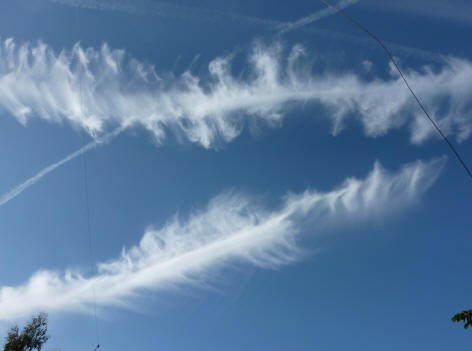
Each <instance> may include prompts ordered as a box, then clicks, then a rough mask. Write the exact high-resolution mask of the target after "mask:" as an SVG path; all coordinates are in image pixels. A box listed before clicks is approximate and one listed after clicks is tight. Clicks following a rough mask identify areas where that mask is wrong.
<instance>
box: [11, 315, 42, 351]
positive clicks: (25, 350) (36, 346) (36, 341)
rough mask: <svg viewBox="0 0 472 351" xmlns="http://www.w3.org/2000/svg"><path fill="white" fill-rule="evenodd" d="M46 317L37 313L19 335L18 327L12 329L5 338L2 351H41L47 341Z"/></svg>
mask: <svg viewBox="0 0 472 351" xmlns="http://www.w3.org/2000/svg"><path fill="white" fill-rule="evenodd" d="M47 331H48V316H47V314H46V313H39V314H38V315H37V316H36V317H33V319H32V320H31V322H29V323H28V324H27V325H26V326H25V327H24V328H23V331H22V332H21V334H20V331H19V329H18V326H14V327H12V328H11V329H10V330H9V331H8V334H7V336H6V338H5V339H6V342H5V346H4V348H3V350H4V351H32V350H38V351H41V348H42V347H43V344H44V343H46V341H48V340H49V335H47Z"/></svg>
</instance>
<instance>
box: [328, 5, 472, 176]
mask: <svg viewBox="0 0 472 351" xmlns="http://www.w3.org/2000/svg"><path fill="white" fill-rule="evenodd" d="M320 1H321V2H323V3H324V4H325V5H326V6H328V7H330V8H332V9H333V10H334V11H335V12H336V13H337V14H339V15H341V16H343V17H344V18H345V19H347V20H348V21H349V22H351V23H353V24H354V25H356V26H357V27H358V28H360V29H361V30H362V31H364V32H365V33H367V34H368V35H369V36H370V37H371V38H372V39H374V40H375V41H376V42H377V43H378V44H379V45H380V46H381V47H382V48H383V49H384V50H385V52H386V53H387V55H388V57H389V59H390V61H391V62H392V64H393V65H394V66H395V68H396V70H397V71H398V73H399V74H400V76H401V77H402V79H403V82H405V85H406V86H407V88H408V90H409V91H410V93H411V94H412V95H413V97H414V98H415V100H416V102H417V103H418V105H419V106H420V108H421V110H423V112H424V114H425V115H426V117H428V119H429V121H430V122H431V124H432V125H433V126H434V128H435V129H436V130H437V132H438V133H439V135H441V137H442V138H443V139H444V141H445V142H446V143H447V145H448V146H449V148H450V149H451V151H452V153H453V154H454V155H455V156H456V158H457V160H458V161H459V162H460V164H461V165H462V167H464V170H465V171H466V172H467V174H468V175H469V177H470V178H471V179H472V171H471V170H470V168H469V167H468V166H467V164H466V162H465V161H464V159H463V158H462V157H461V155H460V154H459V152H458V151H457V150H456V148H455V147H454V145H453V144H452V143H451V142H450V140H449V139H448V137H447V136H446V135H445V134H444V133H443V131H442V130H441V128H440V127H439V125H438V124H437V123H436V121H435V120H434V119H433V118H432V117H431V116H430V115H429V113H428V111H426V108H425V107H424V105H423V103H422V102H421V100H420V99H419V98H418V96H417V95H416V94H415V92H414V91H413V89H412V88H411V87H410V84H408V81H407V80H406V78H405V76H404V75H403V72H402V70H401V69H400V67H399V66H398V64H397V61H396V60H395V58H394V57H393V55H392V53H391V52H390V50H389V49H388V48H387V47H386V46H385V44H384V43H383V42H382V40H380V39H379V38H378V37H377V36H376V35H375V34H373V33H372V32H371V31H369V30H368V29H367V28H366V27H364V26H363V25H362V24H360V23H359V22H357V21H356V20H355V19H354V18H352V17H351V16H349V15H348V14H346V13H345V12H344V11H342V10H340V9H338V8H337V7H335V6H334V5H333V4H331V3H330V2H329V1H328V0H320Z"/></svg>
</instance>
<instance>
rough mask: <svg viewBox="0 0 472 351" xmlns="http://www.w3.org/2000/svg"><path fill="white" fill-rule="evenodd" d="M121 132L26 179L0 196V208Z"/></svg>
mask: <svg viewBox="0 0 472 351" xmlns="http://www.w3.org/2000/svg"><path fill="white" fill-rule="evenodd" d="M122 131H123V128H119V129H117V130H115V131H113V132H111V133H108V134H105V135H103V136H101V137H98V138H96V139H95V140H93V141H91V142H89V143H88V144H86V145H84V146H83V147H81V148H80V149H79V150H77V151H74V152H72V153H71V154H69V155H67V156H66V157H64V158H63V159H62V160H60V161H58V162H56V163H53V164H52V165H50V166H48V167H46V168H44V169H42V170H41V171H39V172H38V173H36V174H35V175H34V176H32V177H31V178H29V179H27V180H26V181H24V182H23V183H21V184H19V185H17V186H15V187H14V188H13V189H11V190H10V191H8V192H7V193H5V194H3V195H2V196H0V206H3V205H5V204H6V203H7V202H9V201H10V200H13V199H14V198H15V197H17V196H19V195H20V194H21V193H22V192H23V191H25V190H26V189H28V188H29V187H30V186H33V185H34V184H36V183H37V182H39V181H40V180H41V178H43V177H44V176H46V175H47V174H49V173H51V172H52V171H54V170H56V169H57V168H59V167H61V166H62V165H64V164H66V163H67V162H69V161H72V160H73V159H75V158H76V157H78V156H80V155H82V154H84V153H86V152H87V151H90V150H92V149H94V148H96V147H97V146H99V145H101V144H104V143H107V142H109V141H110V140H111V139H113V138H114V137H115V136H117V135H118V134H119V133H121V132H122Z"/></svg>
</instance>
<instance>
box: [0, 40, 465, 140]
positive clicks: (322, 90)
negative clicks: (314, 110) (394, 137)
mask: <svg viewBox="0 0 472 351" xmlns="http://www.w3.org/2000/svg"><path fill="white" fill-rule="evenodd" d="M0 50H1V51H0V109H1V108H3V109H5V110H6V111H7V112H9V113H10V114H12V115H13V116H15V117H16V118H17V119H18V120H19V121H20V122H21V123H23V124H26V122H27V120H28V119H29V118H35V117H39V118H42V119H45V120H48V121H53V122H58V123H61V122H64V121H68V122H70V123H73V124H75V125H79V126H80V127H82V128H84V129H85V130H87V131H88V132H89V133H90V134H92V135H101V134H103V133H107V132H110V131H111V130H114V129H115V128H126V127H128V126H130V125H136V126H140V127H143V128H145V129H147V130H148V131H150V132H151V133H152V134H153V135H154V137H155V140H156V141H157V142H158V143H162V142H164V141H165V138H166V137H168V136H169V134H172V135H174V136H175V137H177V138H178V139H180V140H183V141H189V142H192V143H197V144H200V145H202V146H203V147H205V148H210V147H215V146H218V144H219V143H221V142H230V141H232V140H233V139H234V138H236V137H237V136H238V135H239V134H240V133H241V131H242V129H243V128H244V126H245V125H247V124H248V123H261V122H262V123H265V124H267V125H270V126H278V125H280V123H281V122H282V121H283V119H284V118H285V117H286V116H288V115H290V112H291V111H293V110H294V109H296V108H297V107H298V106H302V105H303V106H304V105H306V103H312V104H318V105H321V106H323V107H325V108H326V109H327V110H328V111H329V113H328V116H329V117H328V118H330V119H331V120H332V121H333V134H337V133H339V132H340V131H341V130H342V128H343V126H344V123H343V122H344V121H345V120H346V119H347V118H356V119H357V120H358V121H360V123H362V125H363V127H364V130H365V134H366V135H367V136H371V137H378V136H381V135H383V134H386V133H387V132H388V131H390V130H392V129H395V128H400V127H403V126H405V125H406V126H408V127H409V129H410V131H411V141H412V142H414V143H418V144H419V143H422V142H423V141H424V140H426V139H427V138H429V137H431V136H434V135H435V132H434V130H433V128H432V127H431V126H430V125H429V123H428V122H427V121H426V120H425V119H424V117H423V115H422V114H421V111H420V110H418V109H417V107H416V106H415V104H414V101H413V99H412V98H411V96H410V95H409V92H408V90H407V89H405V87H404V86H403V84H402V82H401V80H400V79H399V77H398V76H397V75H396V73H395V72H393V71H392V70H388V71H387V72H389V77H388V78H384V79H381V78H373V79H372V78H371V79H370V80H366V79H365V78H363V77H361V76H360V75H359V74H356V73H350V72H346V73H338V72H332V71H331V72H329V71H325V72H322V73H319V74H314V73H313V71H312V68H311V67H310V64H309V62H310V61H309V59H307V57H306V56H307V55H306V50H305V49H304V48H303V47H301V46H299V45H296V46H294V47H293V48H292V49H291V50H290V51H288V52H287V50H284V48H283V47H282V46H281V45H280V44H273V45H270V46H265V45H262V44H255V45H254V47H253V49H252V51H251V52H250V54H249V56H248V58H247V61H246V62H247V64H246V65H245V68H244V72H245V73H244V74H242V75H241V74H240V75H237V74H235V73H234V72H233V68H232V67H231V64H232V61H231V57H218V58H215V59H214V60H212V61H211V62H210V63H209V65H208V72H207V73H202V74H201V75H199V76H197V75H195V74H193V73H192V72H190V71H186V72H184V73H183V74H182V75H180V76H179V77H174V76H172V75H171V74H168V73H163V74H162V75H158V74H157V73H156V70H155V68H154V67H153V66H152V65H150V64H146V63H143V62H139V61H138V60H135V59H133V58H129V57H127V55H126V53H125V52H124V51H123V50H111V49H110V48H109V47H108V46H107V45H103V46H102V48H101V49H100V50H95V49H92V48H88V49H83V48H82V47H81V46H80V45H75V46H74V47H73V49H72V50H70V51H66V50H63V51H61V52H59V53H56V52H55V51H54V50H52V49H51V48H50V47H49V46H47V45H46V44H44V43H38V44H36V45H34V46H32V45H29V44H23V45H17V44H16V43H15V42H14V41H13V40H12V39H8V40H5V41H4V42H3V43H2V45H1V48H0ZM405 74H406V76H407V79H408V80H409V81H410V82H411V85H412V86H413V88H414V89H415V91H416V92H417V94H418V95H419V96H420V97H421V98H422V100H423V101H424V103H425V104H426V106H427V108H428V109H429V111H430V113H431V114H432V115H433V116H434V117H435V119H436V120H437V121H438V123H439V125H440V126H441V128H442V129H443V130H444V132H445V133H446V134H447V135H448V136H455V137H456V138H457V139H458V140H459V141H462V140H465V139H467V138H468V137H469V136H470V134H471V132H472V119H471V118H470V117H469V116H470V115H471V114H470V112H471V109H472V106H471V105H470V103H469V101H470V99H471V97H472V96H471V95H472V62H470V61H468V60H462V59H455V58H447V59H446V62H445V64H444V65H442V66H441V67H440V68H439V69H432V68H430V67H424V69H422V70H421V71H412V70H407V69H405ZM82 106H83V107H84V108H82ZM324 118H325V117H324Z"/></svg>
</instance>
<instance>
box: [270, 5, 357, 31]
mask: <svg viewBox="0 0 472 351" xmlns="http://www.w3.org/2000/svg"><path fill="white" fill-rule="evenodd" d="M358 1H359V0H342V1H340V2H339V4H337V5H336V6H337V7H338V8H340V9H345V8H346V7H348V6H351V5H354V4H355V3H357V2H358ZM333 14H334V10H333V9H331V8H326V9H324V10H320V11H317V12H315V13H313V14H311V15H309V16H306V17H303V18H301V19H299V20H297V21H294V22H287V23H283V24H280V25H279V26H277V27H278V29H279V30H280V34H283V33H286V32H290V31H292V30H295V29H298V28H300V27H304V26H306V25H308V24H310V23H313V22H316V21H319V20H320V19H322V18H324V17H328V16H331V15H333Z"/></svg>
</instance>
